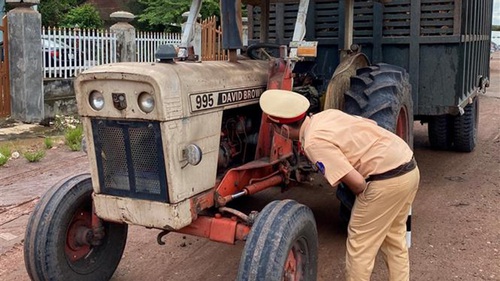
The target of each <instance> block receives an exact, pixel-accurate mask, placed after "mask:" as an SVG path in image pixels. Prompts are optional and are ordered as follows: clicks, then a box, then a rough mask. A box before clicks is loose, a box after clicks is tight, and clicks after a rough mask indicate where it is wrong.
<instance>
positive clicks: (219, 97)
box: [189, 86, 266, 112]
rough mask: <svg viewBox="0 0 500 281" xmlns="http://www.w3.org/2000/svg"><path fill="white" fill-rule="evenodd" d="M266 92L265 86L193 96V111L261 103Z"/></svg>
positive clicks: (191, 96)
mask: <svg viewBox="0 0 500 281" xmlns="http://www.w3.org/2000/svg"><path fill="white" fill-rule="evenodd" d="M265 90H266V87H265V86H261V87H257V88H245V89H235V90H230V91H224V92H208V93H200V94H191V95H190V96H189V99H190V102H191V111H192V112H194V111H200V110H205V109H211V108H216V107H221V106H226V105H231V104H238V103H242V102H248V101H259V98H260V95H262V93H263V92H264V91H265Z"/></svg>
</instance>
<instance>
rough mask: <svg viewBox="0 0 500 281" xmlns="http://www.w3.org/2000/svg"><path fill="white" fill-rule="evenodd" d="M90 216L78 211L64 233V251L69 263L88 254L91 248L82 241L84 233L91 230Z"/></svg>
mask: <svg viewBox="0 0 500 281" xmlns="http://www.w3.org/2000/svg"><path fill="white" fill-rule="evenodd" d="M91 225H92V214H91V213H90V212H87V211H84V210H82V209H79V210H78V211H77V212H76V213H75V214H74V215H73V218H72V219H71V222H70V224H69V227H68V231H67V232H66V246H65V248H64V251H65V253H66V257H67V258H68V259H69V260H70V261H71V262H76V261H78V260H80V259H81V258H83V257H85V256H87V255H88V254H89V253H90V250H91V247H90V245H88V244H86V242H85V241H82V240H84V239H82V238H83V237H84V236H85V235H84V234H85V232H87V231H88V230H90V229H91V228H92V226H91Z"/></svg>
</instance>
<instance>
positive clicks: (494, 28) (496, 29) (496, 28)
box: [491, 25, 500, 31]
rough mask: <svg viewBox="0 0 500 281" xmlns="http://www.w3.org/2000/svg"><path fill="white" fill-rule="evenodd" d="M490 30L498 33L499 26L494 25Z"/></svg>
mask: <svg viewBox="0 0 500 281" xmlns="http://www.w3.org/2000/svg"><path fill="white" fill-rule="evenodd" d="M491 30H493V31H500V25H494V26H493V27H492V29H491Z"/></svg>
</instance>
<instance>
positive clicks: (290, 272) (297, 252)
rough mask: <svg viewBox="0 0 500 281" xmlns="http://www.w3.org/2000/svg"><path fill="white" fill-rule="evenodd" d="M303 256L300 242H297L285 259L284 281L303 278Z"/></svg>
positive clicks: (294, 280)
mask: <svg viewBox="0 0 500 281" xmlns="http://www.w3.org/2000/svg"><path fill="white" fill-rule="evenodd" d="M303 262H304V260H303V257H302V251H301V249H300V245H299V243H297V242H295V243H294V244H293V245H292V248H291V249H290V251H289V252H288V257H287V259H286V261H285V270H284V274H283V279H282V280H283V281H299V280H302V276H303V274H302V268H303Z"/></svg>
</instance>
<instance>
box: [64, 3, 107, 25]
mask: <svg viewBox="0 0 500 281" xmlns="http://www.w3.org/2000/svg"><path fill="white" fill-rule="evenodd" d="M61 26H62V27H69V28H72V27H76V26H78V27H80V28H90V29H93V28H101V27H102V26H103V21H102V19H101V16H100V15H99V11H98V10H97V9H96V8H95V7H94V6H93V5H91V4H83V5H81V6H78V7H75V8H73V9H71V10H70V11H69V12H68V13H67V14H66V15H65V16H64V17H63V20H62V22H61Z"/></svg>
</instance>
